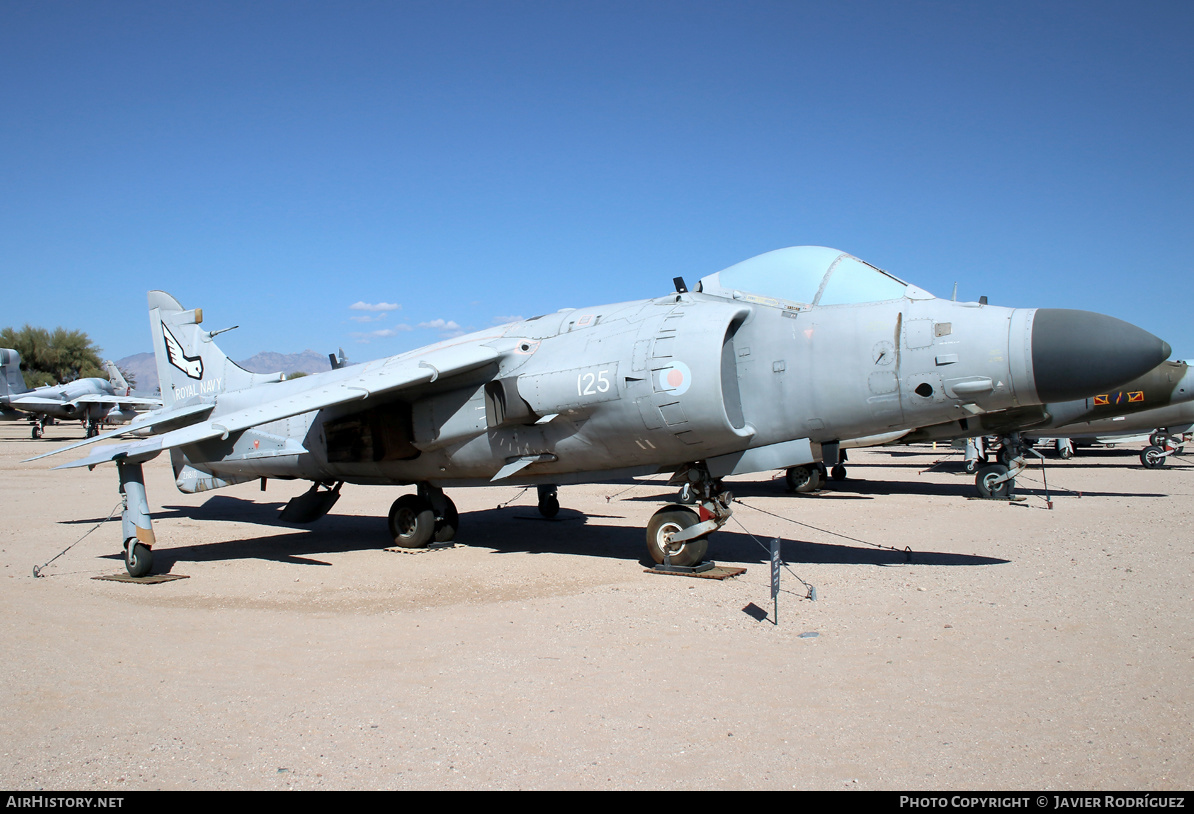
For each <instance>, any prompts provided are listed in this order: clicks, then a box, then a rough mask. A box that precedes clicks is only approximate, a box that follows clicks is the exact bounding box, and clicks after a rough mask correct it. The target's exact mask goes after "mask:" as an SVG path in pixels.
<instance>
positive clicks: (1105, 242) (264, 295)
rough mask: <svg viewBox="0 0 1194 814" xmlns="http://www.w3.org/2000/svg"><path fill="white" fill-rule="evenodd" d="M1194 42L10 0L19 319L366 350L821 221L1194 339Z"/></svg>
mask: <svg viewBox="0 0 1194 814" xmlns="http://www.w3.org/2000/svg"><path fill="white" fill-rule="evenodd" d="M1191 42H1194V3H1190V2H1188V1H1187V2H1119V3H1107V2H1095V1H1093V0H1086V1H1085V2H1073V3H1070V2H1026V3H1021V2H999V3H991V2H981V3H980V2H962V1H961V0H955V2H895V1H894V0H892V1H890V2H848V1H846V2H818V3H803V2H742V1H739V2H718V3H710V2H697V1H692V2H676V3H673V2H632V3H622V2H616V1H615V0H602V1H601V2H581V1H580V0H558V1H557V2H502V1H501V0H490V2H451V1H449V0H435V2H396V1H395V2H334V3H332V2H325V3H310V2H295V1H294V0H290V1H288V2H265V1H258V2H251V3H244V2H236V3H220V2H201V3H177V2H161V0H155V1H154V2H103V3H100V2H59V1H57V0H43V1H42V2H31V1H26V0H22V1H21V2H13V1H12V0H0V111H2V112H0V274H2V279H3V294H2V295H0V327H2V326H10V325H11V326H20V325H23V324H25V323H29V324H33V325H40V326H43V327H47V328H53V327H55V326H58V325H62V326H64V327H68V328H76V329H81V330H84V331H86V332H87V333H88V334H89V335H90V336H91V337H92V339H93V340H95V342H96V343H97V344H98V345H100V347H101V348H102V349H103V351H104V353H105V355H107V356H110V357H112V358H120V357H123V356H127V355H129V354H132V353H138V352H142V351H148V350H150V340H149V331H148V320H147V318H146V311H145V309H146V305H145V292H146V291H147V290H148V289H151V288H161V289H164V290H166V291H169V292H170V293H172V294H174V295H175V296H176V297H177V298H178V299H179V300H180V301H181V302H182V303H183V304H184V305H186V306H187V307H196V306H199V307H202V308H203V309H204V313H205V325H206V326H207V327H208V328H209V329H218V328H225V327H228V326H231V325H236V324H239V325H240V326H241V327H240V329H239V330H237V331H234V332H232V333H229V334H225V335H223V336H221V339H220V342H221V345H222V346H223V347H224V348H225V349H226V350H227V351H228V352H229V353H230V354H231V355H232V356H233V357H234V358H244V357H247V356H250V355H252V354H254V353H257V352H258V351H263V350H272V351H278V352H283V353H290V352H297V351H300V350H303V349H306V348H312V349H315V350H317V351H320V352H324V353H326V352H330V351H333V350H335V349H336V348H337V347H344V348H345V350H346V351H347V353H348V355H349V357H350V358H351V359H353V360H356V361H364V360H366V359H371V358H377V357H380V356H385V355H389V354H392V353H397V352H400V351H403V350H409V349H411V348H415V347H418V346H420V345H423V344H428V343H430V342H434V341H437V340H438V339H439V338H440V337H441V336H442V335H444V334H445V333H450V332H452V331H455V330H474V329H480V328H484V327H486V326H488V325H491V324H493V323H494V322H495V321H499V320H501V319H503V318H510V317H516V316H524V317H525V316H532V315H534V314H539V313H544V312H547V311H554V310H557V309H559V308H563V307H570V306H575V307H581V306H585V305H593V304H599V303H606V302H618V301H624V300H631V299H639V298H644V297H651V296H657V295H660V294H664V293H667V292H668V291H670V290H671V288H672V284H671V279H672V277H675V276H684V277H685V278H686V279H687V280H688V281H689V282H690V283H692V282H694V281H695V280H696V279H698V278H700V277H702V276H704V275H706V274H709V273H712V272H714V271H717V270H719V269H721V268H724V267H727V266H729V265H732V264H734V263H736V262H738V261H740V260H743V259H745V258H747V257H750V256H753V255H756V254H759V253H762V252H765V251H769V250H771V249H776V248H780V247H783V246H791V245H799V244H817V245H828V246H834V247H836V248H840V249H843V250H845V251H849V252H851V253H852V254H855V255H858V256H859V257H861V258H863V259H865V260H867V261H868V262H871V263H873V264H875V265H878V266H880V267H882V268H886V269H888V270H889V271H891V272H893V273H895V274H897V275H898V276H901V277H903V278H904V279H906V280H909V281H910V282H914V283H916V284H917V285H920V286H921V287H923V288H927V289H928V290H930V291H932V292H934V293H936V294H937V295H938V296H942V297H949V296H950V292H951V290H952V288H953V284H954V282H955V281H956V282H957V283H958V292H959V298H960V299H969V300H973V299H977V298H978V297H979V296H980V295H986V296H988V297H989V298H990V301H991V302H992V303H994V304H1000V305H1011V306H1025V307H1031V306H1041V307H1065V308H1084V309H1090V310H1097V311H1102V312H1104V313H1109V314H1112V315H1114V316H1118V317H1120V318H1122V319H1127V320H1129V321H1132V322H1135V323H1136V324H1138V325H1141V326H1142V327H1145V328H1147V329H1148V330H1151V331H1152V332H1154V333H1156V334H1157V335H1159V336H1161V337H1162V338H1164V339H1166V340H1168V341H1169V342H1170V344H1171V345H1172V346H1173V348H1174V352H1175V357H1177V358H1188V357H1190V356H1194V324H1191V321H1190V320H1189V318H1188V316H1187V313H1188V311H1189V309H1190V305H1191V285H1190V272H1189V265H1190V258H1191V257H1192V256H1194V251H1192V250H1194V245H1192V244H1194V230H1192V226H1191V217H1192V215H1194V206H1192V204H1194V159H1192V157H1191V142H1192V135H1194V127H1192V126H1191V125H1192V121H1191V119H1192V117H1194V48H1191V46H1190V43H1191ZM354 305H357V308H355V309H354V308H353V307H352V306H354ZM366 306H373V308H372V309H369V308H366ZM382 306H386V308H382ZM389 306H396V307H389ZM354 317H355V318H356V319H354ZM366 319H368V320H370V321H365V320H366ZM375 332H380V333H375Z"/></svg>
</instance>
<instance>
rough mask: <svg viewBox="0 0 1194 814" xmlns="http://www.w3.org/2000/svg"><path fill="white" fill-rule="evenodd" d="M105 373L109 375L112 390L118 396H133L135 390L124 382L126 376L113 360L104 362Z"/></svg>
mask: <svg viewBox="0 0 1194 814" xmlns="http://www.w3.org/2000/svg"><path fill="white" fill-rule="evenodd" d="M104 372H106V373H107V374H108V382H109V383H110V384H111V385H112V389H113V390H114V391H115V393H116V395H118V396H129V395H132V392H133V388H131V387H129V383H128V382H126V381H125V380H124V374H122V373H121V372H120V368H118V367H117V366H116V363H115V362H113V361H112V360H111V359H105V360H104Z"/></svg>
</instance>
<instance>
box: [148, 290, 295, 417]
mask: <svg viewBox="0 0 1194 814" xmlns="http://www.w3.org/2000/svg"><path fill="white" fill-rule="evenodd" d="M202 321H203V310H202V309H200V308H193V309H191V310H186V309H184V308H183V307H182V306H181V305H179V303H178V300H176V299H174V298H173V297H171V296H170V295H169V294H167V293H166V292H164V291H150V292H149V329H150V331H151V332H152V334H153V353H154V356H155V357H156V359H157V366H158V380H159V381H160V382H161V388H162V403H163V405H165V406H166V407H167V408H169V407H171V406H172V405H174V404H176V403H178V402H185V401H188V400H191V399H196V398H198V397H203V396H208V397H211V396H215V395H216V394H217V393H224V392H228V391H232V390H243V389H245V388H247V387H252V386H253V385H255V384H260V383H263V382H276V381H280V380H281V378H282V376H281V374H278V373H274V374H260V373H250V372H249V371H247V370H245V369H244V368H242V367H241V366H239V365H238V364H236V363H235V362H233V361H232V360H231V359H229V358H228V356H227V355H226V354H225V353H224V352H223V351H222V350H220V348H219V347H218V346H217V345H216V343H215V342H213V341H212V337H213V336H215V334H212V333H208V332H207V331H205V330H203V329H202V328H200V327H199V323H200V322H202Z"/></svg>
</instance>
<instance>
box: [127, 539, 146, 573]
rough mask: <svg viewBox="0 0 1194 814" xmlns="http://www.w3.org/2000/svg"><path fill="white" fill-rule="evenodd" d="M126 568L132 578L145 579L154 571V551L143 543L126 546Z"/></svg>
mask: <svg viewBox="0 0 1194 814" xmlns="http://www.w3.org/2000/svg"><path fill="white" fill-rule="evenodd" d="M124 567H125V570H126V571H128V572H129V576H130V577H143V576H145V575H146V574H148V573H149V572H150V571H151V570H152V569H153V551H152V550H151V549H149V548H146V547H145V546H143V545H141V543H133V544H132V545H130V546H125V549H124Z"/></svg>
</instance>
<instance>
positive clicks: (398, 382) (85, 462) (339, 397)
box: [28, 343, 504, 469]
mask: <svg viewBox="0 0 1194 814" xmlns="http://www.w3.org/2000/svg"><path fill="white" fill-rule="evenodd" d="M503 352H504V351H502V350H499V349H497V348H494V347H490V346H488V345H480V344H473V343H470V344H468V345H455V346H452V345H449V346H447V347H440V348H438V349H435V350H433V351H430V352H424V353H421V354H419V355H413V354H412V355H407V356H396V357H393V358H391V359H386V360H383V361H379V362H374V363H371V364H366V365H359V366H354V367H351V368H344V369H343V370H344V371H347V372H349V373H350V375H347V376H345V375H335V376H332V375H331V374H328V373H322V374H316V376H311V377H308V379H317V378H320V377H324V376H329V377H330V378H331V380H330V381H326V383H322V384H316V385H315V386H314V387H310V388H307V389H305V390H302V391H299V392H295V393H292V394H288V395H284V396H280V397H275V398H269V397H268V396H269V391H268V390H267V389H265V387H260V386H259V387H260V389H261V392H262V397H263V398H262V401H261V402H260V403H258V404H254V405H252V406H249V407H244V408H241V409H234V410H230V411H229V412H226V413H217V412H216V411H215V410H214V409H212V407H213V405H192V406H191V407H188V408H184V409H185V410H187V411H190V413H191V415H193V416H198V415H201V413H202V409H201V408H202V407H204V406H206V407H207V408H209V409H211V414H210V415H208V416H207V417H206V418H203V419H201V420H198V421H195V422H194V423H192V424H189V425H187V426H183V427H179V428H178V429H172V430H169V431H167V432H164V433H162V434H161V435H155V436H153V437H152V438H147V439H144V440H140V441H130V442H126V443H121V444H109V445H106V446H102V447H97V448H96V449H94V450H92V452H91V454H90V455H88V456H87V457H86V458H81V459H80V460H78V461H72V462H71V463H69V464H64V465H62V466H59V467H55V468H56V469H73V468H75V467H79V466H95V465H97V464H101V463H107V462H109V461H115V460H118V459H123V458H129V457H135V456H142V455H151V456H152V455H154V454H157V452H160V451H161V450H164V449H172V448H174V447H183V446H187V445H190V444H197V443H199V442H201V441H207V440H209V439H212V438H227V437H228V435H229V434H231V433H234V432H241V431H242V430H247V429H250V428H252V427H256V426H258V425H261V424H268V423H269V422H271V421H279V420H281V419H283V418H290V417H291V416H296V415H301V414H303V413H309V412H312V411H314V410H322V409H324V408H326V407H332V406H335V405H337V404H346V403H348V402H352V401H362V400H364V399H367V398H369V397H370V396H374V395H378V394H381V393H391V392H393V391H395V390H401V389H403V388H406V387H414V386H417V385H421V384H427V383H428V382H433V381H435V380H436V379H438V378H440V377H441V376H450V375H455V374H457V373H464V372H466V371H469V370H475V369H476V368H479V367H483V366H484V365H487V364H489V363H491V362H494V361H497V360H498V359H499V358H500V357H501V356H502V355H503ZM332 373H334V374H340V373H341V371H333V372H332ZM257 389H258V388H252V389H251V390H244V391H238V392H239V393H241V394H245V393H251V392H253V391H255V390H257ZM154 417H155V418H154V421H153V422H144V423H139V424H138V425H137V426H134V425H129V426H128V427H126V428H124V429H123V431H122V432H117V433H109V434H107V435H105V436H97V437H95V438H92V439H89V440H88V441H82V442H79V443H77V444H72V445H69V446H67V447H62V448H60V449H56V450H54V451H53V452H49V453H46V454H45V455H39V456H37V458H45V457H48V456H49V455H56V454H58V453H59V452H65V451H66V450H68V449H76V448H78V447H80V446H84V445H86V444H87V443H93V442H95V441H98V440H101V439H102V438H111V437H113V435H121V434H125V433H128V432H131V431H135V430H136V429H142V428H144V427H145V426H146V424H149V423H156V424H158V425H161V424H163V423H165V422H168V421H174V420H177V419H180V418H182V415H181V414H180V411H177V410H163V411H160V412H157V413H155V414H154ZM37 458H30V459H28V460H31V461H32V460H37Z"/></svg>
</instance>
